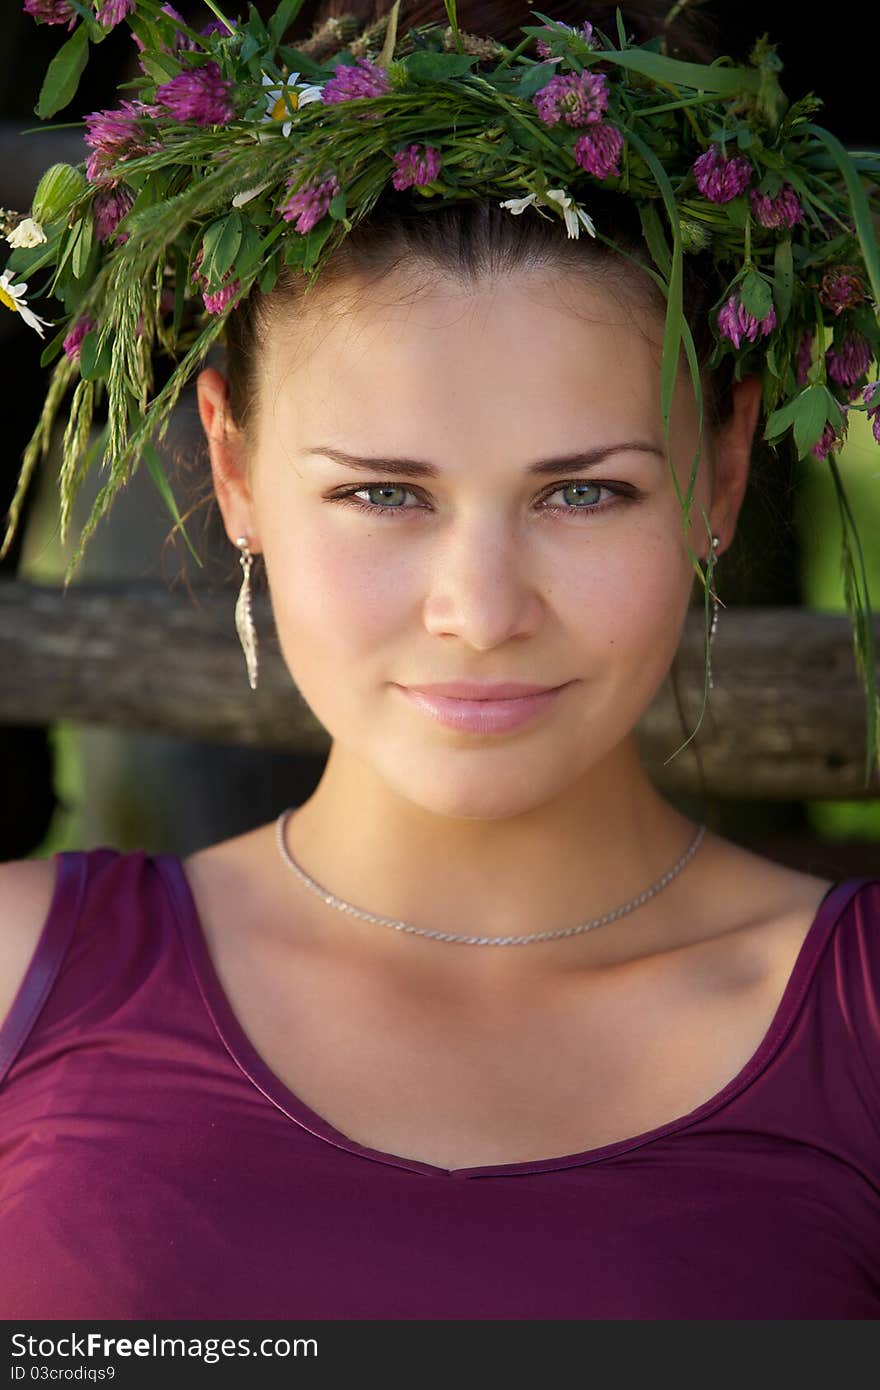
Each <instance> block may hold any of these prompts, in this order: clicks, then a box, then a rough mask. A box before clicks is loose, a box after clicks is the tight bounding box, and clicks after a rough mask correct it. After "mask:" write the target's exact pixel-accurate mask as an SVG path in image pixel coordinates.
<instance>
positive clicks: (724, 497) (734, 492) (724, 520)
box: [709, 376, 761, 555]
mask: <svg viewBox="0 0 880 1390" xmlns="http://www.w3.org/2000/svg"><path fill="white" fill-rule="evenodd" d="M731 397H732V402H733V405H732V409H731V412H730V416H729V417H728V419H727V420H725V421H724V424H723V425H720V426H719V427H718V428H717V429H716V431H715V437H714V449H713V453H714V459H715V468H714V474H715V482H714V488H713V492H712V506H711V509H710V513H709V515H710V520H711V522H712V534H713V535H715V536H718V538H719V545H718V552H717V553H718V554H719V555H721V554H723V553H724V551H725V550H726V549H727V548H728V546H729V545H730V543H731V541H732V540H733V536H734V532H735V531H736V521H737V517H738V516H739V511H740V507H741V506H742V501H743V497H744V496H745V490H746V484H747V483H748V480H749V465H750V463H751V457H752V446H753V442H754V437H755V427H756V425H757V423H758V413H759V411H760V409H761V379H760V377H757V376H747V377H745V378H744V380H742V381H736V382H734V383H733V385H732V387H731Z"/></svg>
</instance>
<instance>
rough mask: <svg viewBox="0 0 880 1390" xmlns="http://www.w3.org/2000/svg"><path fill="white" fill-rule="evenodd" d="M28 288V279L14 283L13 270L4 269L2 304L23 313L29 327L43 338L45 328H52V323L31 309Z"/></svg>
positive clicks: (0, 280) (0, 278) (0, 285)
mask: <svg viewBox="0 0 880 1390" xmlns="http://www.w3.org/2000/svg"><path fill="white" fill-rule="evenodd" d="M26 289H27V281H26V280H23V281H22V282H21V284H20V285H13V283H12V272H11V271H9V270H4V272H3V274H2V275H0V304H5V305H6V308H7V309H11V310H12V312H13V313H14V314H21V316H22V318H23V319H24V321H25V323H26V324H27V326H28V328H32V329H33V330H34V332H35V333H39V335H40V337H41V338H44V337H45V336H46V335H45V333H44V332H43V329H44V328H51V327H52V324H51V323H50V322H48V320H46V319H41V318H38V317H37V315H36V314H35V313H34V311H33V309H29V308H28V306H27V301H26V299H25V297H24V292H25V290H26Z"/></svg>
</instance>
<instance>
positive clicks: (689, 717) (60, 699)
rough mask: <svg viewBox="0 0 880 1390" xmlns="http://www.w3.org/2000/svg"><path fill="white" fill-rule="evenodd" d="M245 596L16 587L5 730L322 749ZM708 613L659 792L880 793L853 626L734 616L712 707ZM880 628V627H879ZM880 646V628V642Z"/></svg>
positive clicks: (1, 598)
mask: <svg viewBox="0 0 880 1390" xmlns="http://www.w3.org/2000/svg"><path fill="white" fill-rule="evenodd" d="M234 597H235V596H234V593H233V592H232V591H230V592H229V593H228V594H224V593H221V594H216V593H213V592H210V591H207V590H205V591H203V592H202V591H199V590H194V591H192V592H190V593H189V594H180V595H178V594H174V593H170V592H168V590H166V589H165V588H163V587H162V586H161V585H157V584H154V583H150V584H137V583H126V584H122V585H112V586H111V585H107V586H86V585H73V586H71V587H70V588H69V589H68V590H67V592H66V593H65V592H63V591H62V590H60V589H56V588H50V587H42V586H39V585H33V584H26V583H23V582H20V581H17V580H7V581H4V582H0V660H2V669H3V680H2V683H0V721H2V722H3V723H6V724H49V723H53V722H55V721H56V720H60V719H65V720H72V721H75V722H79V723H84V724H103V725H108V724H109V725H115V726H123V727H126V728H130V729H138V730H147V731H161V732H163V733H167V734H176V735H182V736H186V737H190V738H195V739H206V740H215V741H220V742H224V743H239V744H249V745H252V746H261V747H268V748H278V749H285V750H288V751H303V752H305V751H308V752H315V751H322V750H324V749H326V748H327V746H328V735H327V733H326V731H325V730H324V728H323V726H322V725H321V724H320V723H319V722H318V720H317V719H316V718H315V716H314V715H313V714H312V712H311V710H310V709H309V707H308V706H307V705H306V704H305V702H304V701H303V699H302V697H301V696H300V695H299V693H298V691H297V690H296V687H295V686H294V684H293V682H292V680H291V677H290V674H289V673H288V670H287V667H286V665H285V663H284V660H283V658H282V656H281V653H280V650H279V647H278V642H277V638H276V636H275V631H274V625H273V620H272V614H271V610H270V607H269V601H268V599H267V598H266V597H261V596H257V597H256V598H255V601H254V614H255V619H256V622H257V627H258V632H259V635H260V679H259V688H258V690H257V691H252V690H251V689H250V687H249V686H248V683H247V679H246V674H245V666H244V659H243V656H242V653H241V649H240V647H239V645H238V640H237V638H236V635H235V628H234V625H233V605H234ZM702 625H703V613H702V609H696V610H693V611H691V612H690V613H689V614H688V616H687V620H686V623H685V630H684V634H683V637H682V642H681V647H680V649H679V658H678V668H679V671H680V673H681V676H680V691H681V698H682V703H683V709H684V715H685V720H686V726H685V731H684V732H683V731H682V726H681V723H680V721H679V717H678V713H677V710H676V705H675V699H674V696H673V689H672V683H671V680H669V679H667V680H666V681H665V682H664V684H663V687H662V689H661V691H660V692H659V693H658V695H657V698H656V699H655V701H654V702H653V704H652V705H651V707H650V708H649V710H648V711H647V712H646V714H645V716H644V718H643V719H642V721H641V722H640V724H639V726H638V729H637V736H638V740H639V746H640V750H641V753H642V756H643V758H644V760H645V763H646V766H647V767H648V768H649V769H650V771H651V773H652V775H653V776H654V777H655V779H656V781H657V783H658V785H659V786H661V787H663V788H665V789H667V790H668V791H669V792H676V793H681V794H684V795H690V794H692V793H693V794H696V793H698V792H699V780H698V768H697V759H696V756H695V752H694V749H695V746H696V747H698V748H699V750H700V755H701V757H702V762H703V769H704V774H705V778H706V786H707V790H708V792H709V793H710V794H711V795H715V796H719V797H734V798H737V797H749V798H761V799H767V800H799V799H802V798H811V799H812V798H840V799H845V798H861V797H865V796H872V797H876V796H878V795H880V781H878V779H877V778H876V776H875V777H874V779H872V782H871V784H870V786H869V787H868V788H867V789H865V787H864V785H863V776H864V761H865V745H864V739H865V699H864V693H863V690H862V686H861V684H860V681H859V677H858V673H857V669H856V665H855V655H854V649H853V642H852V635H851V630H850V624H849V619H848V617H847V616H846V614H840V615H838V614H824V613H811V612H807V611H804V610H801V609H797V608H733V607H731V608H727V609H725V610H723V611H722V613H721V615H720V619H719V626H718V633H717V636H716V640H715V645H714V649H713V656H712V670H713V677H714V681H715V687H714V689H713V690H712V692H711V698H710V703H709V708H708V710H707V713H706V715H705V717H704V720H703V725H702V727H701V729H700V732H699V733H698V734H697V736H696V737H695V738H694V739H692V740H691V742H690V743H689V744H688V747H687V748H685V749H684V750H683V751H682V752H681V753H679V754H678V756H677V757H676V758H675V759H674V760H673V761H672V762H670V763H669V764H668V765H666V766H664V763H665V760H666V759H667V758H668V757H669V756H670V755H671V754H672V753H673V752H674V750H675V749H676V748H678V747H679V745H680V744H681V743H682V742H683V741H684V739H685V737H686V736H687V735H688V734H690V733H691V731H692V729H693V726H694V724H695V723H696V720H697V717H698V715H699V710H700V702H701V695H702V679H703V655H702V652H703V635H702V633H703V626H702ZM878 628H880V624H878ZM878 648H880V631H878Z"/></svg>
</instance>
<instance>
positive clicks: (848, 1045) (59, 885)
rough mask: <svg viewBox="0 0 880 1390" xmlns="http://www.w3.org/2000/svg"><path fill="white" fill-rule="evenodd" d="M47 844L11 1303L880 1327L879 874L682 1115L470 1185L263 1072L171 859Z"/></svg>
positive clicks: (7, 1044)
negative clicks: (366, 1133)
mask: <svg viewBox="0 0 880 1390" xmlns="http://www.w3.org/2000/svg"><path fill="white" fill-rule="evenodd" d="M54 857H55V859H56V860H58V861H59V862H58V876H57V881H56V884H55V891H54V896H53V899H52V904H51V907H50V910H49V915H48V917H47V919H46V922H45V925H44V927H43V931H42V935H41V936H40V940H39V944H38V946H37V949H36V952H35V955H34V957H33V959H32V961H31V964H30V966H29V969H28V972H27V975H26V976H25V979H24V981H23V983H22V987H21V989H20V991H19V993H18V995H17V997H16V1000H15V1003H14V1005H13V1008H12V1012H11V1015H10V1017H9V1019H8V1020H7V1022H6V1025H5V1027H4V1028H3V1029H2V1031H0V1248H2V1251H3V1257H2V1260H0V1317H2V1318H5V1319H13V1318H28V1319H38V1318H49V1319H83V1318H102V1319H185V1318H217V1319H239V1318H242V1319H247V1318H263V1319H270V1318H271V1319H276V1318H277V1319H290V1318H297V1319H298V1318H303V1319H309V1318H318V1319H384V1318H391V1319H417V1318H428V1319H438V1318H462V1319H465V1318H476V1319H483V1320H485V1319H521V1318H529V1319H601V1318H612V1319H716V1318H729V1319H754V1318H761V1319H771V1318H785V1319H801V1318H805V1319H814V1318H828V1319H837V1318H845V1319H850V1318H865V1319H876V1318H880V878H873V877H861V878H849V879H843V880H841V881H839V882H838V883H836V884H835V885H834V886H833V887H832V888H831V889H830V890H829V893H828V894H827V896H826V897H825V899H824V900H823V902H822V904H821V906H820V907H819V910H818V912H817V914H816V917H815V919H814V921H813V924H812V926H811V928H810V931H809V934H808V935H807V937H806V939H805V940H804V942H803V945H802V947H801V950H800V953H799V955H798V958H797V962H796V964H795V966H794V969H793V971H792V974H791V977H790V978H789V981H788V984H787V986H786V988H785V992H784V994H783V996H782V999H781V1001H780V1003H779V1007H778V1009H777V1012H776V1014H775V1016H774V1018H773V1021H772V1023H771V1025H770V1027H769V1029H768V1031H767V1033H766V1035H765V1037H764V1039H763V1041H762V1042H761V1044H760V1046H759V1047H758V1050H757V1051H756V1052H755V1054H754V1056H753V1057H752V1058H751V1060H750V1061H749V1062H747V1063H746V1065H745V1066H744V1067H743V1069H742V1070H741V1071H740V1072H739V1074H738V1075H737V1076H735V1077H734V1078H733V1079H732V1080H731V1081H729V1082H728V1084H727V1085H726V1086H725V1087H724V1089H723V1090H722V1091H720V1092H719V1093H718V1094H717V1095H715V1096H713V1097H711V1099H709V1100H707V1101H706V1102H705V1103H704V1104H702V1105H700V1106H698V1107H697V1109H695V1110H692V1111H691V1112H690V1114H688V1115H683V1116H679V1117H678V1118H676V1119H672V1120H670V1121H669V1122H668V1123H667V1124H664V1125H661V1126H659V1127H658V1128H656V1129H652V1130H650V1131H648V1132H647V1133H645V1134H639V1135H636V1136H635V1137H633V1138H630V1139H623V1140H620V1141H619V1142H617V1143H614V1144H605V1145H603V1146H602V1147H601V1148H596V1149H590V1150H587V1151H586V1152H584V1153H577V1154H567V1155H565V1156H564V1157H561V1158H548V1159H544V1160H542V1161H540V1162H538V1161H535V1162H529V1163H500V1164H493V1165H490V1166H488V1167H479V1168H477V1167H475V1168H458V1169H454V1170H452V1171H448V1170H446V1169H444V1168H438V1167H435V1166H434V1165H432V1164H430V1163H420V1162H416V1161H415V1160H412V1159H408V1158H400V1157H397V1156H396V1155H394V1154H388V1153H383V1152H381V1151H379V1150H376V1149H369V1148H365V1147H364V1146H363V1145H361V1144H357V1143H355V1142H354V1141H353V1140H351V1139H349V1138H347V1137H346V1136H345V1135H344V1134H342V1133H340V1132H339V1131H338V1130H336V1129H334V1128H333V1127H332V1126H331V1125H329V1124H328V1123H327V1122H326V1121H325V1120H323V1119H322V1118H321V1117H320V1115H318V1114H316V1113H315V1111H313V1110H310V1109H309V1107H308V1106H307V1105H304V1104H303V1103H302V1101H301V1100H299V1099H298V1098H297V1097H296V1096H295V1095H293V1094H292V1093H291V1092H290V1091H289V1090H288V1089H287V1087H286V1086H284V1085H282V1083H281V1082H280V1081H279V1079H278V1078H277V1077H276V1076H275V1075H274V1074H273V1073H272V1072H271V1071H270V1070H269V1068H268V1067H267V1066H266V1065H265V1064H264V1062H263V1061H261V1059H260V1057H259V1056H258V1055H257V1053H256V1052H255V1051H254V1048H253V1047H252V1045H251V1044H250V1042H249V1041H248V1039H247V1037H246V1036H245V1034H244V1032H243V1030H242V1028H241V1027H240V1025H239V1024H238V1022H237V1020H236V1018H235V1015H234V1014H233V1012H232V1009H231V1006H230V1004H229V1001H228V1000H227V998H226V996H225V994H224V992H223V988H222V986H221V984H220V981H219V979H218V976H217V974H216V973H215V971H214V968H213V966H212V963H211V958H210V956H209V954H208V950H207V946H206V942H205V937H204V934H203V930H202V927H201V924H200V922H199V919H198V916H197V913H196V909H195V904H194V901H193V898H192V895H191V893H190V890H189V885H188V883H187V880H186V877H185V875H184V872H183V868H182V865H181V862H180V860H179V859H178V858H177V857H176V856H173V855H164V854H160V855H156V856H150V855H147V854H146V853H145V852H144V851H142V850H139V851H136V852H132V853H119V852H118V851H116V850H113V849H106V848H101V849H94V850H90V851H63V852H59V853H58V854H56V855H55V856H54ZM4 1078H5V1080H4Z"/></svg>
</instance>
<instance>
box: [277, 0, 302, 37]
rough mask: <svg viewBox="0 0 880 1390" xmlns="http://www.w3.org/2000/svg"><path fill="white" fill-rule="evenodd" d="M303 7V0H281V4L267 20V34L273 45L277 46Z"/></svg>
mask: <svg viewBox="0 0 880 1390" xmlns="http://www.w3.org/2000/svg"><path fill="white" fill-rule="evenodd" d="M302 7H303V0H281V4H280V5H279V6H278V8H277V10H276V11H275V13H274V14H273V16H272V18H271V19H270V20H269V33H270V34H271V36H272V42H273V44H276V45H277V44H279V43H280V42H281V40H282V39H283V38H284V35H285V34H286V33H287V31H288V29H289V28H290V26H291V25H292V23H293V21H294V20H295V19H296V17H297V15H298V14H299V12H300V10H301V9H302Z"/></svg>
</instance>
